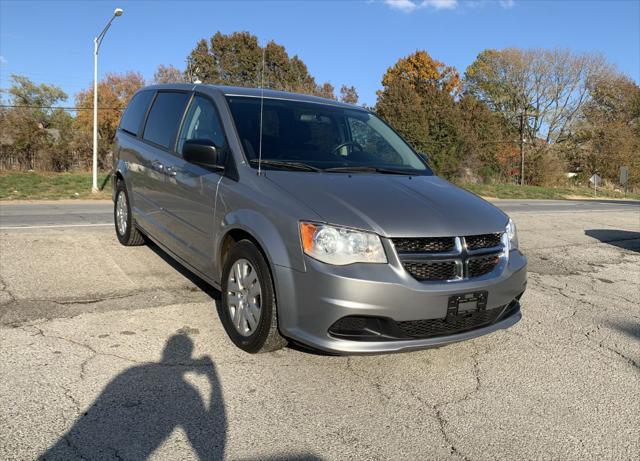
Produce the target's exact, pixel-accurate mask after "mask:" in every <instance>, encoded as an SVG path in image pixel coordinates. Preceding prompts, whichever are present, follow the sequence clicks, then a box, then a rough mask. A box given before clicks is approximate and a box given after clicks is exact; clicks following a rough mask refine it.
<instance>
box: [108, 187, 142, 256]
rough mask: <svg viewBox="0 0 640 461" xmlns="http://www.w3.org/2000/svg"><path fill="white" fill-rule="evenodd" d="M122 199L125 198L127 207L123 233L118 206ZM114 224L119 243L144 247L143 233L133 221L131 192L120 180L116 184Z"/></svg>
mask: <svg viewBox="0 0 640 461" xmlns="http://www.w3.org/2000/svg"><path fill="white" fill-rule="evenodd" d="M122 197H124V198H125V201H126V203H125V205H126V210H127V214H126V219H125V222H126V226H125V229H124V232H122V231H121V229H120V227H119V226H118V220H119V219H118V206H119V201H120V200H122ZM113 222H114V224H115V228H116V236H117V237H118V241H119V242H120V243H121V244H123V245H124V246H139V245H144V243H145V241H144V237H143V235H142V233H141V232H140V231H139V230H138V228H137V227H136V222H135V220H134V219H133V214H132V212H131V201H130V200H129V192H128V191H127V187H126V186H125V184H124V181H122V180H118V182H117V183H116V200H115V202H113Z"/></svg>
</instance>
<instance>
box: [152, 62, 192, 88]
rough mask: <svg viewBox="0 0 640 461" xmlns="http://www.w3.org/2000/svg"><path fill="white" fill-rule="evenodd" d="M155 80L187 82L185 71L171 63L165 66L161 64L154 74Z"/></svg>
mask: <svg viewBox="0 0 640 461" xmlns="http://www.w3.org/2000/svg"><path fill="white" fill-rule="evenodd" d="M153 82H154V83H156V84H158V83H185V82H186V80H185V78H184V75H183V73H182V72H181V71H180V70H179V69H178V68H177V67H174V66H172V65H171V64H169V65H168V66H164V65H162V64H160V65H159V66H158V69H157V70H156V71H155V73H154V74H153Z"/></svg>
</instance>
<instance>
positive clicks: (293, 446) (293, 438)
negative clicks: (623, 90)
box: [0, 201, 640, 460]
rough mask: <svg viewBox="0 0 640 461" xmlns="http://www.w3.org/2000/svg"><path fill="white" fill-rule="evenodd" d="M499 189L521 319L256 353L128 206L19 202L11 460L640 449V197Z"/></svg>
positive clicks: (0, 258)
mask: <svg viewBox="0 0 640 461" xmlns="http://www.w3.org/2000/svg"><path fill="white" fill-rule="evenodd" d="M568 203H574V202H568ZM498 204H499V206H502V207H503V208H504V209H505V210H506V211H508V212H509V213H510V214H511V215H512V217H513V218H514V220H515V221H516V222H517V223H518V226H519V231H520V244H521V247H522V248H523V251H524V252H525V253H526V254H527V255H528V257H529V285H528V289H527V292H526V293H525V295H524V297H523V299H522V304H523V319H522V321H521V322H519V323H518V324H516V325H515V326H514V327H513V328H511V329H509V330H505V331H500V332H497V333H494V334H491V335H488V336H484V337H481V338H477V339H475V340H472V341H467V342H464V343H458V344H454V345H450V346H446V347H442V348H439V349H431V350H425V351H418V352H411V353H404V354H396V355H379V356H352V357H332V356H325V355H320V354H314V353H311V352H308V351H304V350H300V349H299V348H296V347H289V348H285V349H283V350H281V351H278V352H274V353H270V354H262V355H248V354H245V353H243V352H242V351H240V350H238V349H237V348H235V347H234V346H233V345H232V344H231V343H230V341H229V340H228V339H227V337H226V335H225V333H224V331H223V329H222V327H221V325H220V322H219V320H218V318H217V314H216V310H215V303H216V302H217V300H218V299H219V296H220V294H219V293H218V292H217V291H215V290H213V289H211V288H209V287H207V286H206V285H204V284H202V283H201V282H200V281H198V280H197V279H196V278H195V277H193V276H191V275H189V274H188V273H187V272H186V271H184V270H182V269H180V267H179V266H178V265H177V264H175V263H173V262H172V261H171V259H170V258H168V257H167V256H166V255H165V254H164V253H163V252H162V251H161V250H159V249H157V248H155V247H150V246H142V247H135V248H125V247H122V246H120V245H119V244H118V242H117V240H116V239H115V236H114V231H113V228H112V227H111V226H112V225H111V224H109V222H108V221H109V219H110V204H109V203H90V204H86V203H75V204H73V205H66V204H64V205H63V204H54V205H47V206H42V205H33V206H24V205H5V204H2V205H0V227H2V229H0V459H3V460H4V459H7V460H10V459H16V460H18V459H19V460H24V459H33V458H36V457H38V456H40V455H42V454H46V456H45V458H48V459H64V460H74V459H141V458H145V457H149V458H150V459H162V460H165V459H167V460H174V459H175V460H178V459H179V460H183V459H194V458H196V457H198V456H199V457H200V459H220V458H224V459H234V460H238V459H246V460H249V459H269V460H277V459H327V460H334V459H335V460H342V459H367V460H369V459H380V460H382V459H384V460H387V459H390V460H396V459H397V460H404V459H452V460H460V459H469V460H484V459H496V458H497V459H522V458H524V459H534V458H535V459H563V460H583V459H630V460H635V459H640V297H639V295H638V293H640V209H639V208H638V206H637V204H635V205H634V204H624V205H616V204H612V203H606V202H576V203H575V207H579V208H575V209H572V208H569V209H568V208H567V207H571V206H574V205H567V204H564V202H563V203H562V204H555V203H549V204H546V203H545V204H543V203H541V202H538V201H526V202H520V201H517V202H513V201H508V202H507V201H504V202H498ZM594 207H596V208H598V209H594ZM78 225H80V226H78ZM16 226H30V227H23V228H21V229H13V227H16ZM43 226H65V227H43ZM69 226H72V227H69ZM9 228H10V229H9Z"/></svg>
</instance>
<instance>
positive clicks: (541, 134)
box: [465, 48, 609, 143]
mask: <svg viewBox="0 0 640 461" xmlns="http://www.w3.org/2000/svg"><path fill="white" fill-rule="evenodd" d="M608 70H609V66H608V65H607V64H606V63H605V61H604V59H603V58H602V57H601V56H599V55H594V54H579V55H577V54H573V53H571V52H569V51H566V50H559V49H554V50H542V49H534V50H520V49H516V48H508V49H504V50H485V51H483V52H481V53H480V54H479V55H478V57H477V58H476V60H475V61H474V62H473V63H472V64H471V65H470V66H469V67H468V68H467V70H466V72H465V91H466V92H468V93H470V94H472V95H473V96H475V97H477V98H478V99H480V100H481V101H483V102H484V103H486V104H487V105H488V106H489V107H490V108H491V109H493V110H494V111H497V112H500V113H501V114H503V115H504V117H505V118H506V119H507V120H509V121H510V122H511V123H512V125H513V126H514V127H517V126H518V124H519V117H520V115H521V114H524V113H526V114H527V117H526V124H525V128H526V136H527V139H528V141H530V142H532V141H533V140H534V139H536V138H542V139H543V140H544V141H545V142H546V143H551V142H557V141H562V140H564V139H565V137H566V135H567V134H568V133H569V131H570V129H571V125H572V123H573V122H574V121H575V120H576V119H577V118H578V117H579V115H580V113H581V109H582V107H583V106H584V104H585V103H587V101H588V99H589V91H588V82H589V81H592V80H593V79H594V78H597V76H598V75H602V74H603V73H606V72H607V71H608Z"/></svg>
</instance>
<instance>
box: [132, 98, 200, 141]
mask: <svg viewBox="0 0 640 461" xmlns="http://www.w3.org/2000/svg"><path fill="white" fill-rule="evenodd" d="M190 96H191V95H190V94H189V93H169V92H161V93H158V94H157V96H156V99H155V100H154V101H153V105H152V106H151V110H150V111H149V116H148V117H147V124H146V126H145V128H144V135H143V139H145V140H146V141H151V142H152V143H154V144H157V145H159V146H162V147H164V148H165V149H172V147H173V142H174V140H175V139H176V134H177V132H178V125H179V124H180V121H181V120H182V114H183V113H184V109H185V107H186V106H187V102H188V101H189V97H190Z"/></svg>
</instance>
